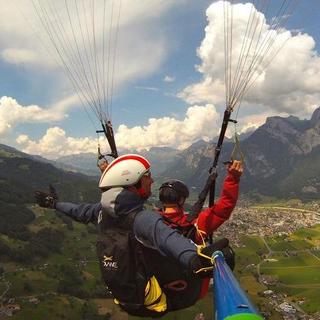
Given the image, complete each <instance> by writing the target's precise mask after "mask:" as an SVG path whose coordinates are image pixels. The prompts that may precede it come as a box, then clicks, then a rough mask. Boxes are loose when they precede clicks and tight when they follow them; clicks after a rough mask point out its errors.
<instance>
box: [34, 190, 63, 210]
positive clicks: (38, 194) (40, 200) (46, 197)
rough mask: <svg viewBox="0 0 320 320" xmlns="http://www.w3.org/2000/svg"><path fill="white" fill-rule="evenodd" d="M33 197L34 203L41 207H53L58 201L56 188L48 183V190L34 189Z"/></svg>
mask: <svg viewBox="0 0 320 320" xmlns="http://www.w3.org/2000/svg"><path fill="white" fill-rule="evenodd" d="M34 198H35V200H36V203H37V204H38V205H39V206H40V207H43V208H50V209H55V208H56V203H57V202H58V195H57V192H56V189H55V188H54V187H53V186H52V185H49V192H44V191H41V190H36V191H35V192H34Z"/></svg>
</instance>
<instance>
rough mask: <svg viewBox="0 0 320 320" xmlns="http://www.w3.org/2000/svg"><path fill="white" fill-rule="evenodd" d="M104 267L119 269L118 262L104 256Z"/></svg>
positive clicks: (111, 257)
mask: <svg viewBox="0 0 320 320" xmlns="http://www.w3.org/2000/svg"><path fill="white" fill-rule="evenodd" d="M103 266H104V267H105V268H111V269H118V265H117V262H116V261H113V256H110V257H107V256H103Z"/></svg>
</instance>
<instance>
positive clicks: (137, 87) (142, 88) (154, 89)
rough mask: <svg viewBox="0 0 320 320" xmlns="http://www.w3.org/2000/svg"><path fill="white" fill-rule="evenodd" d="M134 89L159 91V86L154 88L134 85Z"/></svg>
mask: <svg viewBox="0 0 320 320" xmlns="http://www.w3.org/2000/svg"><path fill="white" fill-rule="evenodd" d="M135 89H138V90H147V91H159V88H156V87H143V86H135Z"/></svg>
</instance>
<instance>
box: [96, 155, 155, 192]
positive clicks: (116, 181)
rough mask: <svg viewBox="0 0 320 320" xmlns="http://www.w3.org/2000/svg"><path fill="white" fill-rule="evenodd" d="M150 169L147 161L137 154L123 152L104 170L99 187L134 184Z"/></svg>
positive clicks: (106, 187) (107, 187) (103, 188)
mask: <svg viewBox="0 0 320 320" xmlns="http://www.w3.org/2000/svg"><path fill="white" fill-rule="evenodd" d="M149 171H150V163H149V161H148V160H147V159H146V158H144V157H142V156H139V155H138V154H125V155H123V156H120V157H118V158H116V159H114V160H113V161H112V162H111V163H110V164H109V166H108V167H107V169H105V170H104V172H103V174H102V176H101V178H100V182H99V188H100V189H102V190H105V189H109V188H115V187H125V186H131V185H134V184H136V183H137V182H138V181H139V180H140V179H141V178H142V176H143V175H145V174H146V173H148V172H149Z"/></svg>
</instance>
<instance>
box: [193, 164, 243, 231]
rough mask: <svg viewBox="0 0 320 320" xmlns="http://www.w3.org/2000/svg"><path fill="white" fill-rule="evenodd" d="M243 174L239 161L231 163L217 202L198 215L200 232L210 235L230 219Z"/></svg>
mask: <svg viewBox="0 0 320 320" xmlns="http://www.w3.org/2000/svg"><path fill="white" fill-rule="evenodd" d="M242 172H243V166H242V163H241V162H240V161H236V160H235V161H233V163H232V164H231V165H230V166H229V168H228V175H227V177H226V178H225V180H224V182H223V187H222V192H221V195H220V198H219V199H218V201H217V202H216V203H215V204H214V205H213V206H212V207H210V208H208V209H206V210H204V211H202V212H201V213H200V214H199V217H198V221H197V225H198V227H199V229H200V230H202V231H204V232H206V233H207V234H211V233H212V232H213V231H214V230H216V229H217V228H218V227H219V226H220V225H221V224H222V223H224V222H225V221H226V220H228V219H229V218H230V215H231V212H232V211H233V209H234V207H235V205H236V203H237V200H238V194H239V181H240V177H241V174H242Z"/></svg>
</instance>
